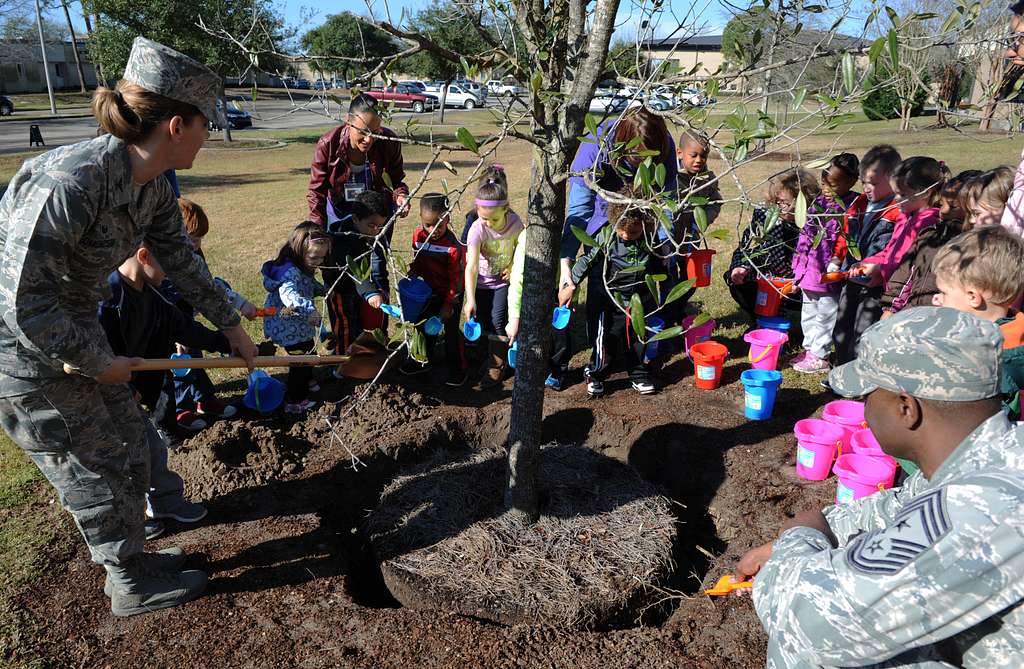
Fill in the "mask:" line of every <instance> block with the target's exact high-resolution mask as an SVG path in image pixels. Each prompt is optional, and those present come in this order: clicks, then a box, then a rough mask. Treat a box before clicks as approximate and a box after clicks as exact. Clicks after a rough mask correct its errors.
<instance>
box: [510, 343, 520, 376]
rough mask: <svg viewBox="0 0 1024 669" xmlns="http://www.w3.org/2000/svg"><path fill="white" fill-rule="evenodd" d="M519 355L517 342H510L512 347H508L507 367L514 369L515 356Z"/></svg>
mask: <svg viewBox="0 0 1024 669" xmlns="http://www.w3.org/2000/svg"><path fill="white" fill-rule="evenodd" d="M518 353H519V341H518V340H517V341H514V342H512V345H511V346H509V347H508V366H509V367H511V368H512V369H515V368H516V355H517V354H518Z"/></svg>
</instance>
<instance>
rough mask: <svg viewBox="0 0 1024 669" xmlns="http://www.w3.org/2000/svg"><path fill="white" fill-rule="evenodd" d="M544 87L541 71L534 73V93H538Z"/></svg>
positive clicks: (532, 78) (532, 85)
mask: <svg viewBox="0 0 1024 669" xmlns="http://www.w3.org/2000/svg"><path fill="white" fill-rule="evenodd" d="M543 85H544V75H543V74H542V73H541V71H540V70H537V71H535V72H534V73H533V77H531V78H530V88H532V89H533V90H534V92H537V91H539V90H540V89H541V87H542V86H543Z"/></svg>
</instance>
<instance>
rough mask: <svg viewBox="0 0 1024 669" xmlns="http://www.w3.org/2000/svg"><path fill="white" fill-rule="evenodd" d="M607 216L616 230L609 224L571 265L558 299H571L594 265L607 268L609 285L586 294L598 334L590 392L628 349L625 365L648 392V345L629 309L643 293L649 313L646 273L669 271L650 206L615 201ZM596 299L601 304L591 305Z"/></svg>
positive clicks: (590, 323) (590, 322)
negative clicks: (660, 252)
mask: <svg viewBox="0 0 1024 669" xmlns="http://www.w3.org/2000/svg"><path fill="white" fill-rule="evenodd" d="M608 220H609V221H610V222H612V224H613V226H614V231H612V228H611V227H606V228H605V229H604V230H603V231H602V233H601V234H600V236H599V238H598V246H596V247H591V248H589V249H588V250H587V253H586V254H585V255H583V256H581V257H580V258H579V259H578V260H577V261H576V264H575V265H574V266H573V268H572V283H571V284H568V285H566V286H565V287H564V288H562V290H561V291H559V294H558V302H559V304H566V303H567V302H568V301H569V300H570V299H572V294H573V292H574V291H575V289H576V286H578V285H579V284H580V282H581V281H582V280H583V279H584V277H586V276H587V274H588V273H589V272H590V271H591V270H593V269H595V268H597V269H598V271H602V272H603V275H604V285H605V286H606V289H604V290H601V291H600V293H599V294H598V295H594V296H591V297H589V298H588V307H587V308H588V313H587V327H588V328H591V332H595V333H597V334H596V339H595V346H594V350H593V352H592V353H591V358H590V364H589V365H587V368H586V369H585V370H584V374H585V375H586V377H587V392H588V393H589V394H590V396H591V397H598V396H600V395H602V394H604V381H605V380H606V379H607V378H608V374H609V371H610V368H611V361H612V359H613V358H614V357H615V356H617V355H619V354H621V353H623V352H624V354H625V367H626V371H627V372H628V373H629V378H630V381H632V384H633V389H634V390H636V391H637V392H639V393H640V394H641V395H649V394H651V393H653V392H654V391H655V387H654V384H653V383H652V382H651V373H650V369H649V367H648V365H647V362H645V360H644V349H645V348H646V345H645V344H644V343H643V342H641V341H639V340H638V339H637V338H636V336H635V333H634V332H632V327H631V324H630V321H629V316H628V311H629V305H630V301H631V300H632V299H633V296H634V295H638V296H639V297H640V300H641V303H642V304H643V306H644V312H645V313H650V312H651V311H652V310H653V309H654V308H655V306H656V305H655V304H654V298H653V296H652V295H651V293H650V291H649V290H648V289H647V285H646V283H645V277H646V276H648V275H653V274H665V273H666V271H667V270H666V264H665V261H664V259H663V258H662V257H661V256H659V255H658V253H657V252H656V251H657V248H658V247H657V246H656V243H655V242H654V241H653V240H655V239H656V238H657V229H656V228H657V222H656V219H655V218H654V216H653V215H652V214H651V212H649V211H647V210H643V209H639V208H635V207H630V206H629V205H623V204H616V203H610V204H609V205H608ZM637 267H643V268H644V269H643V271H639V270H637V269H635V268H637ZM590 285H591V286H593V285H594V283H593V282H591V284H590ZM594 300H596V302H595V301H594ZM592 305H596V307H597V308H596V309H595V308H592Z"/></svg>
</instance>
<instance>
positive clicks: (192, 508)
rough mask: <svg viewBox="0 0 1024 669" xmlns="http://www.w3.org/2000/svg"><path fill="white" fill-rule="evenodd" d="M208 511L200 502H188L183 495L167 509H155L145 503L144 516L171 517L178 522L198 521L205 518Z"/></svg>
mask: <svg viewBox="0 0 1024 669" xmlns="http://www.w3.org/2000/svg"><path fill="white" fill-rule="evenodd" d="M207 513H209V511H207V510H206V507H205V506H203V505H202V504H196V503H195V502H190V501H188V500H187V499H185V498H184V497H182V498H180V499H179V500H178V502H177V503H176V504H175V505H174V506H173V507H172V508H169V509H161V510H159V511H158V510H156V509H153V508H152V507H151V506H150V505H149V504H147V505H146V517H147V518H173V519H174V520H176V521H178V522H179V523H198V522H199V521H200V520H202V519H203V518H206V514H207Z"/></svg>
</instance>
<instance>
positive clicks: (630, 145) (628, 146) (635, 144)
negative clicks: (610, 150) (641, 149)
mask: <svg viewBox="0 0 1024 669" xmlns="http://www.w3.org/2000/svg"><path fill="white" fill-rule="evenodd" d="M643 141H644V138H643V137H634V138H633V139H631V140H629V141H628V142H626V145H625V146H624V147H622V148H623V150H624V151H629V150H630V149H632V148H635V147H638V146H640V145H641V144H642V143H643Z"/></svg>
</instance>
